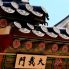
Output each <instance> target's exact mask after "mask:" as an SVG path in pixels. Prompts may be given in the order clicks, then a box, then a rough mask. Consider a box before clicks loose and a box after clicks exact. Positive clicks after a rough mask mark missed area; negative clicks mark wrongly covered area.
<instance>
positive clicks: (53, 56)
mask: <svg viewBox="0 0 69 69" xmlns="http://www.w3.org/2000/svg"><path fill="white" fill-rule="evenodd" d="M1 55H12V56H16V54H15V53H0V56H1ZM46 56H47V57H50V58H69V56H58V55H46Z"/></svg>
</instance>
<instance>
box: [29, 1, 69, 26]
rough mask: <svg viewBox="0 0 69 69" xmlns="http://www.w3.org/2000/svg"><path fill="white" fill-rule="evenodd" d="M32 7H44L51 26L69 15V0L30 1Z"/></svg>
mask: <svg viewBox="0 0 69 69" xmlns="http://www.w3.org/2000/svg"><path fill="white" fill-rule="evenodd" d="M29 1H30V4H31V5H36V6H42V7H44V8H45V9H46V10H47V12H48V14H49V18H50V20H49V21H48V25H49V26H53V25H55V24H56V23H58V22H59V21H61V20H62V19H63V18H64V17H66V16H67V15H68V14H69V0H29Z"/></svg>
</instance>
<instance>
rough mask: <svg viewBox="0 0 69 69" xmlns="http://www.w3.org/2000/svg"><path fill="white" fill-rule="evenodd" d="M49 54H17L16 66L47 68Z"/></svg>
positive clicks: (37, 68)
mask: <svg viewBox="0 0 69 69" xmlns="http://www.w3.org/2000/svg"><path fill="white" fill-rule="evenodd" d="M46 59H47V56H43V55H26V54H17V57H16V63H15V68H36V69H45V66H46Z"/></svg>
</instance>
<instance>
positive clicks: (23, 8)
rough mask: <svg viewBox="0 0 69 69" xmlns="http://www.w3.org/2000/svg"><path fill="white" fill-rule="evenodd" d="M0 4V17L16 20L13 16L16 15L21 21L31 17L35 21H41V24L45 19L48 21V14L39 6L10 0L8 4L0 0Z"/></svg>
mask: <svg viewBox="0 0 69 69" xmlns="http://www.w3.org/2000/svg"><path fill="white" fill-rule="evenodd" d="M0 4H1V5H0V10H1V12H0V15H1V16H5V17H8V18H16V17H15V16H17V15H18V16H19V17H21V19H23V17H24V16H25V17H28V18H29V17H30V16H31V17H33V19H34V20H36V21H39V20H42V21H41V22H45V21H44V20H45V18H47V19H48V13H45V12H44V11H43V10H42V8H41V7H40V6H39V7H38V6H31V5H30V4H29V3H23V2H19V3H18V2H15V1H12V0H11V1H9V2H8V1H2V0H1V1H0ZM2 13H3V14H2ZM18 16H17V17H18ZM22 16H23V17H22ZM27 20H28V19H27Z"/></svg>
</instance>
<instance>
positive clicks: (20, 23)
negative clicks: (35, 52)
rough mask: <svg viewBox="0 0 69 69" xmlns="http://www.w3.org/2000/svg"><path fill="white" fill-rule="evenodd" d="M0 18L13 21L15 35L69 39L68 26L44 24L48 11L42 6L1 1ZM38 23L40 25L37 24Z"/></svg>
mask: <svg viewBox="0 0 69 69" xmlns="http://www.w3.org/2000/svg"><path fill="white" fill-rule="evenodd" d="M0 10H1V11H0V18H6V19H9V20H11V21H12V23H13V24H14V26H15V27H17V29H14V31H15V32H17V33H15V32H14V35H22V36H26V37H28V36H29V35H30V37H33V38H34V37H40V38H48V37H49V38H51V39H55V40H69V29H68V28H61V29H60V28H57V27H47V26H46V25H44V23H45V18H47V19H48V13H47V12H46V11H45V10H44V9H43V8H42V7H40V6H31V5H30V4H29V3H27V2H26V3H23V2H19V3H18V2H15V1H12V0H10V1H9V2H8V1H6V2H5V1H3V0H2V1H0ZM36 24H38V25H36Z"/></svg>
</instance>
